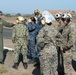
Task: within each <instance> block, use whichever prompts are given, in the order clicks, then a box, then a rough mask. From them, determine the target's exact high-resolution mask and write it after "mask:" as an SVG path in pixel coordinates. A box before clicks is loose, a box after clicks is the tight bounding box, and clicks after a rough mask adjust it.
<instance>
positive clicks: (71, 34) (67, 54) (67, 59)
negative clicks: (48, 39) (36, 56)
mask: <svg viewBox="0 0 76 75" xmlns="http://www.w3.org/2000/svg"><path fill="white" fill-rule="evenodd" d="M62 35H63V38H64V41H63V43H64V47H63V51H64V69H65V73H66V75H72V70H73V69H72V65H71V62H72V57H73V52H74V51H75V46H74V44H75V25H73V24H71V25H65V27H64V29H63V32H62ZM69 64H70V65H71V67H69V68H68V65H69Z"/></svg>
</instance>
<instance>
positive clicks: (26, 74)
mask: <svg viewBox="0 0 76 75" xmlns="http://www.w3.org/2000/svg"><path fill="white" fill-rule="evenodd" d="M13 59H14V56H13V52H12V51H8V50H4V64H3V65H1V64H0V75H40V71H39V68H37V67H35V66H34V64H28V69H24V67H23V64H22V62H20V64H19V66H18V69H17V70H15V69H13V68H12V65H13Z"/></svg>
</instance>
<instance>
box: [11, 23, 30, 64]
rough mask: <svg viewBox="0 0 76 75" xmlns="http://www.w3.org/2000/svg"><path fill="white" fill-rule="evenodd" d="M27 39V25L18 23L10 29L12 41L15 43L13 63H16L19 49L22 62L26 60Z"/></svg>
mask: <svg viewBox="0 0 76 75" xmlns="http://www.w3.org/2000/svg"><path fill="white" fill-rule="evenodd" d="M28 41H29V33H28V29H27V27H25V26H24V25H23V24H18V25H15V26H14V27H13V31H12V42H13V43H14V45H15V50H14V56H15V57H14V63H18V57H19V53H20V50H21V52H22V55H23V62H24V63H25V62H27V61H28V60H27V57H26V53H27V50H28V49H27V45H28Z"/></svg>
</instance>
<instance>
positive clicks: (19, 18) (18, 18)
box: [16, 16, 25, 24]
mask: <svg viewBox="0 0 76 75" xmlns="http://www.w3.org/2000/svg"><path fill="white" fill-rule="evenodd" d="M16 20H17V23H19V24H23V23H24V20H25V19H24V18H23V17H22V16H18V17H17V19H16Z"/></svg>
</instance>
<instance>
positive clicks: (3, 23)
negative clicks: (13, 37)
mask: <svg viewBox="0 0 76 75" xmlns="http://www.w3.org/2000/svg"><path fill="white" fill-rule="evenodd" d="M3 26H5V27H12V26H13V24H11V23H8V22H6V21H4V20H2V19H0V62H2V61H3Z"/></svg>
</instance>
